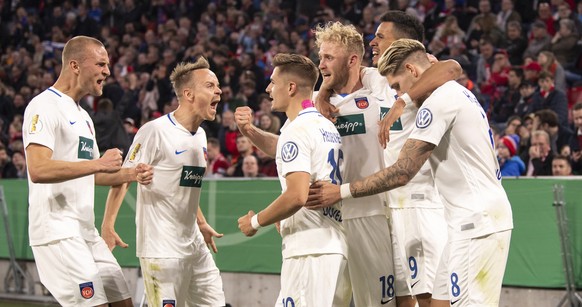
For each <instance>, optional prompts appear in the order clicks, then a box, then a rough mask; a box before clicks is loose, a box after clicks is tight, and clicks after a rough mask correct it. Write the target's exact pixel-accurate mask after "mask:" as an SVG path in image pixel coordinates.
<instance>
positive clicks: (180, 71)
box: [170, 56, 210, 97]
mask: <svg viewBox="0 0 582 307" xmlns="http://www.w3.org/2000/svg"><path fill="white" fill-rule="evenodd" d="M198 69H210V65H209V64H208V61H207V60H206V58H204V57H202V56H201V57H199V58H198V60H196V62H194V63H192V62H181V63H179V64H178V65H176V67H175V68H174V70H173V71H172V74H170V81H171V82H172V87H173V88H174V92H176V96H178V97H180V95H181V94H180V92H181V89H182V88H183V87H184V85H185V84H187V83H188V82H190V79H191V78H192V74H191V72H193V71H195V70H198Z"/></svg>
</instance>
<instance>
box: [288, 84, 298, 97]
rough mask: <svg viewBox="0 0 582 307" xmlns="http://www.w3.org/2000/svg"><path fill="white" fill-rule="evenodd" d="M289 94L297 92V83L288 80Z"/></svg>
mask: <svg viewBox="0 0 582 307" xmlns="http://www.w3.org/2000/svg"><path fill="white" fill-rule="evenodd" d="M288 91H289V96H293V95H294V94H295V92H297V83H295V82H289V89H288Z"/></svg>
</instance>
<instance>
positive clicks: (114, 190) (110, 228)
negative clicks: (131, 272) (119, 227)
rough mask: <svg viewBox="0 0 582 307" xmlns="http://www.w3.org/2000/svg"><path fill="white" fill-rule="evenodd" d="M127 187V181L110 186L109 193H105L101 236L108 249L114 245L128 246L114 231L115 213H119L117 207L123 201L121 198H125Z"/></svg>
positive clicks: (111, 248)
mask: <svg viewBox="0 0 582 307" xmlns="http://www.w3.org/2000/svg"><path fill="white" fill-rule="evenodd" d="M128 189H129V183H123V184H120V185H116V186H112V187H111V188H110V189H109V194H107V200H106V202H105V212H104V213H103V222H102V223H101V237H102V238H103V241H105V243H106V244H107V247H109V250H113V249H114V248H115V246H121V247H123V248H126V247H127V246H128V245H127V243H125V242H124V241H123V240H122V239H121V237H120V236H119V235H118V234H117V232H116V231H115V221H116V220H117V214H118V213H119V208H120V207H121V204H122V203H123V199H124V198H125V194H126V193H127V190H128Z"/></svg>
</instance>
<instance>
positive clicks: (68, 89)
mask: <svg viewBox="0 0 582 307" xmlns="http://www.w3.org/2000/svg"><path fill="white" fill-rule="evenodd" d="M52 87H53V88H55V89H56V90H57V91H59V92H61V93H63V94H65V95H67V96H69V97H71V98H72V99H73V100H74V101H75V102H76V103H77V105H78V104H79V100H81V98H83V97H84V96H85V95H87V93H83V92H81V91H79V89H78V87H77V84H76V82H75V80H74V79H71V78H65V77H63V75H61V76H60V77H59V78H58V79H57V82H55V84H53V86H52Z"/></svg>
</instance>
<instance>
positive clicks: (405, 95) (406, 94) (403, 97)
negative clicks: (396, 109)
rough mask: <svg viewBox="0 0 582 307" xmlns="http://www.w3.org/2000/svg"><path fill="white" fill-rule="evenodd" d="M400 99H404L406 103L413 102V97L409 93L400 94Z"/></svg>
mask: <svg viewBox="0 0 582 307" xmlns="http://www.w3.org/2000/svg"><path fill="white" fill-rule="evenodd" d="M400 99H402V100H403V101H404V103H405V104H406V105H411V104H412V99H411V98H410V95H408V93H404V94H402V96H400Z"/></svg>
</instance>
